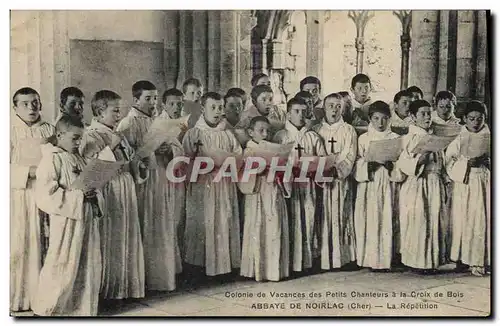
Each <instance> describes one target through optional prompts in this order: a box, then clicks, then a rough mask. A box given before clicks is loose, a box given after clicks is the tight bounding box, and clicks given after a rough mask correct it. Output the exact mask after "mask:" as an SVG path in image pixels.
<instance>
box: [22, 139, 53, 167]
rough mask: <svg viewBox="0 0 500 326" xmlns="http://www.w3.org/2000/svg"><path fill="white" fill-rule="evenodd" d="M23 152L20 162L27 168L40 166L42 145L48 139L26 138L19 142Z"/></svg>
mask: <svg viewBox="0 0 500 326" xmlns="http://www.w3.org/2000/svg"><path fill="white" fill-rule="evenodd" d="M19 142H20V144H22V150H20V151H19V162H21V163H22V164H23V165H26V166H38V164H39V163H40V160H41V159H42V148H41V146H42V144H45V143H47V140H46V139H36V138H26V139H22V140H20V141H19Z"/></svg>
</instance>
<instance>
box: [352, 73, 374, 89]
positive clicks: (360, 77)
mask: <svg viewBox="0 0 500 326" xmlns="http://www.w3.org/2000/svg"><path fill="white" fill-rule="evenodd" d="M357 83H362V84H370V85H371V84H372V82H371V81H370V77H368V75H365V74H357V75H356V76H354V77H352V79H351V88H353V89H354V87H356V84H357Z"/></svg>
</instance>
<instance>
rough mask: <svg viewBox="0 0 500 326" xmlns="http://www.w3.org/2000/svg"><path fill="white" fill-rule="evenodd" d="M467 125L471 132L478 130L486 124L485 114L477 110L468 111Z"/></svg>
mask: <svg viewBox="0 0 500 326" xmlns="http://www.w3.org/2000/svg"><path fill="white" fill-rule="evenodd" d="M465 126H466V127H467V130H469V131H470V132H478V131H479V130H481V129H482V128H483V126H484V115H483V114H482V113H481V112H477V111H472V112H469V113H467V115H466V116H465Z"/></svg>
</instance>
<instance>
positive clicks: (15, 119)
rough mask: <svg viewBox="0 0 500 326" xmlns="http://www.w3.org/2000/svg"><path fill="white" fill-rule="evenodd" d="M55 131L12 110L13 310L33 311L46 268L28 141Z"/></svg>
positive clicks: (11, 218) (11, 272)
mask: <svg viewBox="0 0 500 326" xmlns="http://www.w3.org/2000/svg"><path fill="white" fill-rule="evenodd" d="M53 134H54V127H53V126H52V125H50V124H49V123H47V122H44V121H41V120H39V121H38V122H36V123H34V124H33V125H31V126H28V125H27V124H26V123H25V122H24V121H23V120H22V119H21V118H20V117H19V116H18V115H16V114H15V113H12V119H11V127H10V137H11V138H10V171H11V178H10V180H11V186H10V188H11V189H10V207H11V212H10V309H11V310H13V311H20V310H29V309H30V301H31V297H32V296H33V294H34V291H35V290H36V287H37V284H38V275H39V273H40V269H41V268H42V250H43V248H42V241H43V239H42V233H41V232H42V229H41V227H42V225H41V224H40V215H41V214H43V213H42V212H40V211H39V210H38V207H37V205H36V202H35V185H36V182H37V180H36V179H31V178H29V170H30V165H31V164H32V163H31V162H26V159H25V157H26V156H24V155H23V151H25V150H33V149H32V148H26V146H24V147H23V144H25V142H26V141H31V140H40V141H43V140H44V139H47V138H49V137H51V136H52V135H53Z"/></svg>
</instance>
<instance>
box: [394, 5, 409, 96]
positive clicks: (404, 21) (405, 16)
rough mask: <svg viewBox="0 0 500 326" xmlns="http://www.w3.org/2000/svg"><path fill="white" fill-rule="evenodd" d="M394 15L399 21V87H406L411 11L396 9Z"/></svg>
mask: <svg viewBox="0 0 500 326" xmlns="http://www.w3.org/2000/svg"><path fill="white" fill-rule="evenodd" d="M394 15H396V17H398V18H399V21H400V22H401V27H402V28H401V84H400V89H406V88H408V73H409V68H410V67H409V61H410V48H411V37H410V30H411V29H410V28H411V11H409V10H398V11H394Z"/></svg>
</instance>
